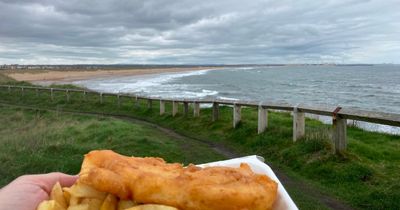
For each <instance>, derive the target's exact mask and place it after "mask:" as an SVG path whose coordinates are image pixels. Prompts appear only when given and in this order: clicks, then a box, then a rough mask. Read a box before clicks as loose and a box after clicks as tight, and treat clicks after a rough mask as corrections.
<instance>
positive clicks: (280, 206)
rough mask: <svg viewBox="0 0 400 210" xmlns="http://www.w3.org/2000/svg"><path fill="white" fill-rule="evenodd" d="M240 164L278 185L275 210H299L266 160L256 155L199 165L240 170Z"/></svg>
mask: <svg viewBox="0 0 400 210" xmlns="http://www.w3.org/2000/svg"><path fill="white" fill-rule="evenodd" d="M240 163H247V164H249V166H250V167H251V169H252V170H253V171H254V172H255V173H258V174H265V175H267V176H269V177H270V178H271V179H272V180H274V181H276V182H277V183H278V196H277V199H276V201H275V203H274V206H273V210H297V209H298V208H297V206H296V204H294V202H293V200H292V199H291V198H290V196H289V194H288V193H287V192H286V190H285V188H284V187H283V185H282V183H281V182H280V181H279V179H278V178H277V177H276V175H275V174H274V172H273V171H272V169H271V168H270V167H269V166H268V165H267V164H265V163H264V158H262V157H260V156H256V155H252V156H246V157H241V158H234V159H230V160H224V161H217V162H211V163H205V164H201V165H199V166H200V167H206V166H228V167H235V168H238V167H239V166H240Z"/></svg>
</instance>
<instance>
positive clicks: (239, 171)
mask: <svg viewBox="0 0 400 210" xmlns="http://www.w3.org/2000/svg"><path fill="white" fill-rule="evenodd" d="M79 181H80V182H82V183H85V184H88V185H90V186H92V187H94V188H96V189H97V190H100V191H103V192H108V193H112V194H114V195H117V196H119V197H120V198H122V199H133V200H135V201H137V202H139V203H156V204H164V205H169V206H174V207H176V208H179V209H182V210H225V209H226V210H228V209H229V210H266V209H271V208H272V205H273V203H274V201H275V199H276V195H277V183H276V182H274V181H273V180H271V179H270V178H269V177H267V176H265V175H259V174H255V173H254V172H253V171H252V170H251V169H250V167H249V166H248V165H247V164H245V163H242V164H241V165H240V168H230V167H207V168H200V167H197V166H194V165H189V166H188V167H183V166H182V165H181V164H177V163H172V164H171V163H166V162H165V161H164V160H163V159H161V158H139V157H127V156H123V155H120V154H117V153H115V152H113V151H110V150H98V151H92V152H90V153H88V154H87V155H85V159H84V161H83V164H82V169H81V172H80V178H79Z"/></svg>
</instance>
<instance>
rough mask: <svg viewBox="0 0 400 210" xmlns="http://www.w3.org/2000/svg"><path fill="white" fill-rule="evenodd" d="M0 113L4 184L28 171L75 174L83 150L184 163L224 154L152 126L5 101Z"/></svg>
mask: <svg viewBox="0 0 400 210" xmlns="http://www.w3.org/2000/svg"><path fill="white" fill-rule="evenodd" d="M0 116H1V118H0V144H1V145H2V146H1V147H0V162H1V166H2V167H0V186H3V185H5V184H6V183H8V182H10V181H11V180H12V179H14V178H16V177H18V176H20V175H23V174H29V173H46V172H52V171H62V172H64V173H69V174H77V173H78V172H79V169H80V165H81V163H82V158H83V155H84V154H86V153H87V152H89V151H91V150H94V149H112V150H114V151H116V152H118V153H121V154H125V155H134V156H155V157H162V158H164V159H165V160H167V161H169V162H181V163H184V164H188V163H192V162H193V163H204V162H210V161H216V160H221V159H223V156H221V155H219V154H217V153H215V152H214V151H212V150H210V149H209V148H208V147H207V146H205V145H204V144H201V143H196V142H190V143H188V144H182V142H179V141H177V140H175V139H173V138H171V137H168V136H166V135H165V133H163V132H161V131H158V130H155V129H154V128H152V127H148V126H144V125H138V124H133V123H131V122H126V121H122V120H118V119H110V118H97V117H92V116H77V115H71V114H59V113H57V112H46V111H42V112H38V111H29V110H21V109H18V108H8V107H4V106H0ZM183 148H184V149H183Z"/></svg>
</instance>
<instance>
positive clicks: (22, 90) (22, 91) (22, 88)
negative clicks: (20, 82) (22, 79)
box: [21, 87, 24, 95]
mask: <svg viewBox="0 0 400 210" xmlns="http://www.w3.org/2000/svg"><path fill="white" fill-rule="evenodd" d="M21 94H22V95H24V87H21Z"/></svg>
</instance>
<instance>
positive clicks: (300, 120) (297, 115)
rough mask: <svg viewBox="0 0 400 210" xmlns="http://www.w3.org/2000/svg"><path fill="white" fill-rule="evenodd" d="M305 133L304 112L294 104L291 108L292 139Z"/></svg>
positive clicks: (295, 139)
mask: <svg viewBox="0 0 400 210" xmlns="http://www.w3.org/2000/svg"><path fill="white" fill-rule="evenodd" d="M304 134H305V118H304V112H300V111H299V110H298V108H297V106H295V107H294V108H293V141H294V142H295V141H297V139H299V138H301V137H303V136H304Z"/></svg>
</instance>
